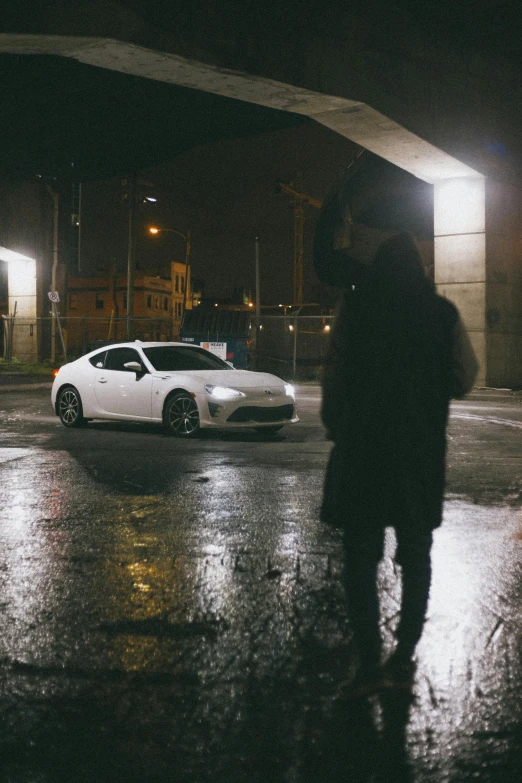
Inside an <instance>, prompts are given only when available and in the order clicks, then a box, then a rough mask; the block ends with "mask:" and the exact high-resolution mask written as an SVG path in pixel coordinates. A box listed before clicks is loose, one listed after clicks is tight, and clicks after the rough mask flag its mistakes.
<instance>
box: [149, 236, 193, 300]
mask: <svg viewBox="0 0 522 783" xmlns="http://www.w3.org/2000/svg"><path fill="white" fill-rule="evenodd" d="M164 232H168V233H169V234H177V235H178V236H179V237H181V238H182V239H184V240H185V286H184V288H183V314H184V313H185V310H186V309H187V289H188V275H189V263H190V231H187V233H186V234H183V232H181V231H178V229H177V228H158V227H157V226H150V227H149V234H153V235H154V236H156V235H157V234H160V233H164Z"/></svg>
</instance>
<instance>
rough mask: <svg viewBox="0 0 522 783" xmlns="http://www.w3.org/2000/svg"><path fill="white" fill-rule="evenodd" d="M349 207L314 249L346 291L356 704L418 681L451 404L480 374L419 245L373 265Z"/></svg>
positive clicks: (344, 374)
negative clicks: (357, 244) (392, 596)
mask: <svg viewBox="0 0 522 783" xmlns="http://www.w3.org/2000/svg"><path fill="white" fill-rule="evenodd" d="M344 206H345V205H344V204H343V200H342V197H341V196H339V194H336V195H334V197H333V198H331V199H330V200H329V201H327V202H326V203H325V205H324V206H323V209H322V212H321V214H320V216H319V220H318V224H317V227H316V234H315V239H314V264H315V268H316V273H317V275H318V277H319V279H320V280H322V281H323V282H326V283H328V284H329V285H334V286H339V287H342V288H343V289H344V291H343V295H342V299H341V304H340V308H339V311H338V313H337V316H336V319H335V324H334V327H333V330H332V334H331V338H330V343H329V351H328V356H327V359H326V363H325V369H324V377H323V402H322V419H323V423H324V425H325V427H326V429H327V433H328V437H329V438H330V439H331V440H333V444H334V445H333V449H332V452H331V454H330V459H329V463H328V468H327V471H326V477H325V485H324V495H323V504H322V510H321V517H322V519H323V520H324V521H325V522H328V523H330V524H334V525H336V526H338V527H340V528H342V529H343V531H344V535H343V541H344V584H345V590H346V594H347V599H348V608H349V612H350V617H351V622H352V628H353V633H354V638H355V641H356V645H357V647H358V650H359V654H360V658H361V666H360V669H359V671H358V673H357V675H356V677H355V680H354V681H353V682H352V684H351V685H350V686H348V688H347V689H346V691H345V693H346V695H349V694H351V695H353V696H356V697H357V696H365V695H367V694H370V693H372V692H377V691H379V690H381V689H384V688H386V687H390V686H404V687H409V686H410V685H411V683H412V681H413V677H414V673H415V664H414V661H413V656H414V651H415V647H416V645H417V642H418V641H419V639H420V637H421V634H422V629H423V624H424V620H425V614H426V608H427V604H428V598H429V590H430V582H431V560H430V553H431V546H432V533H433V530H434V529H435V528H437V527H438V526H439V525H440V524H441V521H442V503H443V493H444V474H445V450H446V424H447V419H448V409H449V403H450V400H451V398H453V397H460V396H463V395H464V394H465V393H467V392H468V391H470V390H471V388H472V386H473V384H474V381H475V379H476V374H477V371H478V364H477V360H476V358H475V354H474V352H473V349H472V347H471V344H470V341H469V338H468V336H467V333H466V330H465V328H464V326H463V324H462V321H461V319H460V317H459V313H458V311H457V309H456V307H455V306H454V305H453V304H452V303H451V302H449V301H448V300H446V299H444V298H443V297H441V296H438V295H437V294H436V293H435V289H434V286H433V284H432V283H431V282H430V281H428V279H427V278H426V276H425V273H424V267H423V263H422V257H421V255H420V252H419V249H418V247H417V244H416V242H415V240H414V238H413V237H412V236H411V235H409V234H406V233H401V234H398V235H396V236H393V237H391V238H390V239H387V240H386V241H384V242H383V243H382V244H381V245H380V247H379V248H378V250H377V253H376V255H375V258H374V261H373V264H372V265H371V266H370V265H365V264H363V263H361V262H360V261H358V260H357V259H355V258H353V257H350V255H349V254H348V253H347V252H346V251H345V250H342V249H336V247H335V244H336V241H337V240H336V237H337V236H338V234H339V231H340V230H341V229H342V223H343V220H344ZM386 527H393V528H394V529H395V534H396V538H397V550H396V554H395V560H396V562H397V563H398V564H399V565H400V566H401V572H402V599H401V613H400V621H399V626H398V630H397V645H396V649H395V651H394V653H393V654H392V656H391V657H390V658H389V660H388V661H387V662H386V663H385V664H384V665H382V660H381V656H382V640H381V636H380V631H379V614H380V607H379V597H378V589H377V568H378V564H379V561H380V560H381V559H382V556H383V551H384V534H385V528H386Z"/></svg>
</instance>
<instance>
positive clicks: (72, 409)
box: [58, 386, 85, 427]
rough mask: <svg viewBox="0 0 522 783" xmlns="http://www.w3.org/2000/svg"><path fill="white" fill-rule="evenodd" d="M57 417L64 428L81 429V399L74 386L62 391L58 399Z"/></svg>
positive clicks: (82, 422)
mask: <svg viewBox="0 0 522 783" xmlns="http://www.w3.org/2000/svg"><path fill="white" fill-rule="evenodd" d="M58 416H59V417H60V421H61V422H62V424H63V425H64V427H81V426H82V425H83V424H85V419H84V418H83V407H82V399H81V397H80V394H79V392H78V390H77V389H75V388H74V386H67V387H66V388H65V389H62V391H61V392H60V395H59V397H58Z"/></svg>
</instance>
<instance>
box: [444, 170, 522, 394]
mask: <svg viewBox="0 0 522 783" xmlns="http://www.w3.org/2000/svg"><path fill="white" fill-rule="evenodd" d="M434 217H435V220H434V233H435V282H436V284H437V287H438V290H439V292H440V293H441V294H443V295H444V296H446V297H447V298H448V299H451V300H452V301H454V302H455V304H457V306H458V308H459V310H460V313H461V315H462V318H463V320H464V322H465V324H466V326H467V329H468V331H469V333H470V337H471V340H472V343H473V346H474V348H475V351H476V353H477V356H478V359H479V362H480V366H481V371H480V376H479V378H478V381H477V383H478V385H485V386H508V387H509V386H517V385H520V382H521V380H522V242H521V239H522V194H521V192H520V191H519V190H518V189H517V188H514V187H511V186H508V185H504V184H499V183H495V182H491V181H489V180H485V179H483V178H482V177H461V178H455V179H447V180H441V181H440V182H436V183H435V216H434Z"/></svg>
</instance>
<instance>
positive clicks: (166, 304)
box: [163, 296, 169, 312]
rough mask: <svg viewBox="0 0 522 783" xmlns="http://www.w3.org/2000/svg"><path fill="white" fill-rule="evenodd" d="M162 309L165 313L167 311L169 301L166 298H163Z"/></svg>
mask: <svg viewBox="0 0 522 783" xmlns="http://www.w3.org/2000/svg"><path fill="white" fill-rule="evenodd" d="M163 309H164V310H166V311H167V312H168V310H169V300H168V299H167V297H166V296H165V297H164V298H163Z"/></svg>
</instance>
